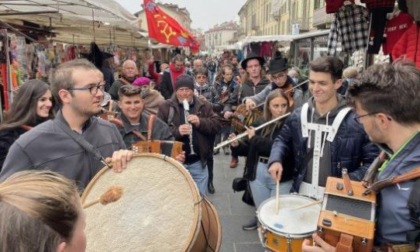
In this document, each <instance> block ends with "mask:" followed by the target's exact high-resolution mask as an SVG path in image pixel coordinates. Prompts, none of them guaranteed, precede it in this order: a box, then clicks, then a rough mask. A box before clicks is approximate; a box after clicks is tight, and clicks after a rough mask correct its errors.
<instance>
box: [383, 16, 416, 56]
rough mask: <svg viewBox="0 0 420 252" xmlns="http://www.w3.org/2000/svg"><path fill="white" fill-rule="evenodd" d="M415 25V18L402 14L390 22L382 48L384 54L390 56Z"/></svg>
mask: <svg viewBox="0 0 420 252" xmlns="http://www.w3.org/2000/svg"><path fill="white" fill-rule="evenodd" d="M412 24H413V18H412V17H411V16H410V15H409V14H407V13H402V12H400V13H399V14H398V15H395V16H393V18H392V19H390V20H388V22H387V23H386V27H385V37H386V39H385V41H384V43H383V46H382V50H383V52H384V54H390V53H391V52H392V49H393V48H394V45H395V44H396V43H397V41H398V39H400V38H401V36H402V35H403V34H404V32H405V31H407V29H408V28H409V27H410V26H411V25H412Z"/></svg>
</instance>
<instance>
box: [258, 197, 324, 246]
mask: <svg viewBox="0 0 420 252" xmlns="http://www.w3.org/2000/svg"><path fill="white" fill-rule="evenodd" d="M311 202H315V200H312V199H310V198H307V197H304V196H300V195H281V196H280V197H279V206H280V207H279V212H278V213H276V199H275V197H272V198H270V199H268V200H266V201H264V202H263V203H262V204H261V205H260V207H259V208H258V211H257V217H258V220H259V222H260V224H261V227H260V228H259V236H260V240H261V243H262V244H263V246H264V247H266V248H268V249H270V250H272V251H281V252H283V251H293V252H296V251H299V252H300V251H302V243H303V240H304V239H305V238H308V237H310V236H311V235H312V234H313V233H314V232H315V231H316V228H317V221H318V216H319V213H320V211H321V206H320V205H319V204H317V205H312V206H309V207H306V208H301V209H297V210H293V209H294V208H297V207H299V206H303V205H307V204H309V203H311Z"/></svg>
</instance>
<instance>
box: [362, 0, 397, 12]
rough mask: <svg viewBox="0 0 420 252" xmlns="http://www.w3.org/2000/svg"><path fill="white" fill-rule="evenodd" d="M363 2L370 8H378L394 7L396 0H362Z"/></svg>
mask: <svg viewBox="0 0 420 252" xmlns="http://www.w3.org/2000/svg"><path fill="white" fill-rule="evenodd" d="M361 2H362V3H365V4H366V8H368V9H369V10H373V9H377V8H391V11H392V9H393V8H394V5H395V0H361Z"/></svg>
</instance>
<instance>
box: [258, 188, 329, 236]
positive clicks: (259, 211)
mask: <svg viewBox="0 0 420 252" xmlns="http://www.w3.org/2000/svg"><path fill="white" fill-rule="evenodd" d="M279 197H280V198H302V199H309V200H312V201H315V200H314V199H312V198H310V197H307V196H305V195H299V194H283V195H280V196H279ZM273 198H275V196H273V197H270V198H268V199H266V200H264V201H263V202H262V203H261V205H260V206H259V207H258V209H257V219H258V222H259V223H261V226H262V227H263V229H264V230H268V231H270V232H272V233H274V234H277V235H281V236H282V237H286V238H292V239H294V238H306V237H308V236H311V235H312V234H313V233H314V232H315V231H316V228H315V230H314V231H311V232H307V233H299V234H290V233H285V232H281V231H278V230H274V229H273V228H271V227H269V226H268V225H267V224H266V223H263V222H262V221H261V218H260V213H261V208H262V207H263V206H264V205H265V204H267V202H269V201H271V200H272V199H273ZM320 210H321V208H320Z"/></svg>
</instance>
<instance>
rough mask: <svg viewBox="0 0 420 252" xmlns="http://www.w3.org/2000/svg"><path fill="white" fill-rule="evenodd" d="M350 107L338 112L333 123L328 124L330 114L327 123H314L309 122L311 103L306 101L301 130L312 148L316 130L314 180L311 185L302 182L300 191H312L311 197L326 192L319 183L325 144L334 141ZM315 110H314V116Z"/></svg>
mask: <svg viewBox="0 0 420 252" xmlns="http://www.w3.org/2000/svg"><path fill="white" fill-rule="evenodd" d="M350 110H351V109H350V108H349V107H347V108H344V109H342V110H340V112H338V114H337V115H336V117H335V118H334V121H333V123H332V124H331V125H328V116H327V123H326V124H319V123H312V122H308V111H309V104H308V103H305V104H304V105H303V106H302V110H301V114H300V119H301V130H302V136H303V137H304V138H308V148H310V147H311V146H310V145H311V144H310V141H311V131H314V132H315V139H314V146H313V152H314V153H313V161H312V163H313V165H312V182H311V185H310V187H308V186H307V183H302V185H301V187H302V189H301V190H300V193H303V191H302V190H304V191H305V193H308V192H312V193H311V195H308V194H305V195H308V196H311V197H315V198H321V197H322V195H323V194H324V188H322V187H320V186H319V185H318V181H319V168H320V160H321V157H322V155H323V152H324V145H325V141H326V140H327V141H329V142H332V141H333V140H334V138H335V136H336V134H337V132H338V128H339V127H340V125H341V122H342V121H343V120H344V118H345V117H346V115H347V114H348V113H349V112H350ZM313 113H314V110H312V116H313Z"/></svg>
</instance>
